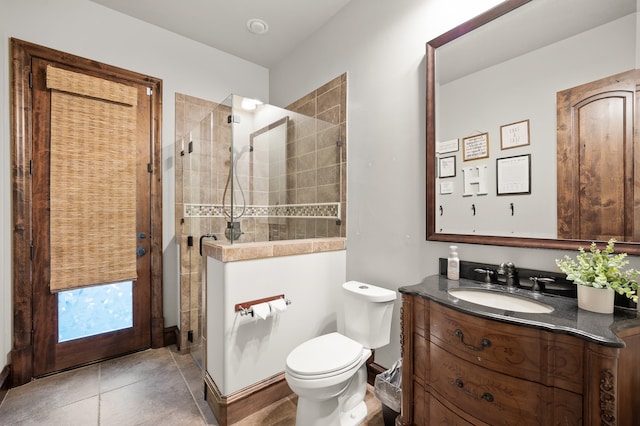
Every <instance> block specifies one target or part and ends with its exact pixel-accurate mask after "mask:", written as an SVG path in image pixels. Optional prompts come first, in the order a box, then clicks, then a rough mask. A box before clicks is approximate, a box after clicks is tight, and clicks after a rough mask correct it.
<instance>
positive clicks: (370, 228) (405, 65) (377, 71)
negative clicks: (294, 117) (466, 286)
mask: <svg viewBox="0 0 640 426" xmlns="http://www.w3.org/2000/svg"><path fill="white" fill-rule="evenodd" d="M496 3H498V1H497V0H483V1H477V0H398V1H393V2H391V1H386V0H352V1H351V2H350V3H349V4H348V5H347V6H346V7H345V9H343V10H342V11H341V12H340V13H339V14H338V15H337V16H336V17H334V19H333V20H332V21H331V22H330V23H329V24H327V25H326V26H325V27H323V28H322V29H320V30H319V31H318V32H317V33H316V34H314V35H313V36H312V37H310V38H309V39H308V40H306V41H305V43H304V44H303V45H302V46H301V47H299V48H298V49H296V50H295V51H294V52H292V53H291V54H290V55H289V56H288V57H287V58H286V59H285V60H283V61H282V62H281V63H279V64H278V65H277V66H276V67H274V68H272V69H271V72H270V92H271V93H270V95H271V98H270V99H271V103H272V104H274V105H287V104H288V103H289V102H291V101H293V100H295V99H297V97H298V96H300V94H304V93H308V92H309V91H310V90H313V89H314V88H315V87H318V86H319V85H320V84H322V83H324V82H326V81H329V80H330V79H331V78H334V77H335V76H337V75H339V74H341V73H342V72H345V71H346V72H347V73H348V76H347V81H348V83H347V86H348V91H349V93H348V98H347V101H348V116H347V121H348V129H347V132H348V134H347V149H348V160H347V163H348V166H347V175H348V177H347V184H348V188H347V194H348V203H347V217H348V223H349V224H348V227H347V247H348V249H347V279H348V280H359V281H363V282H369V283H371V284H374V285H380V286H384V287H387V288H392V289H395V288H398V287H400V286H404V285H411V284H414V283H417V282H419V281H421V280H422V278H423V277H424V276H425V275H430V274H434V273H437V271H438V267H437V259H438V258H439V257H446V255H447V253H448V244H447V243H437V242H426V241H425V235H426V229H425V228H426V226H425V215H426V212H425V173H426V172H425V156H426V150H425V132H426V130H425V128H426V126H425V116H426V90H425V84H426V83H425V81H426V77H425V75H426V71H425V62H424V56H425V44H426V42H427V41H429V40H431V39H433V38H434V37H436V36H438V35H440V34H441V33H443V32H445V31H446V30H448V29H450V28H452V27H454V26H456V25H458V24H460V23H462V22H464V21H466V20H467V19H469V18H471V17H473V16H475V15H477V14H478V13H480V12H482V11H483V10H484V9H487V8H489V7H491V6H492V5H494V4H496ZM459 246H460V247H459V250H458V251H459V253H460V257H461V259H462V260H470V261H477V262H487V263H500V262H504V261H507V260H508V261H512V262H514V263H515V264H516V266H522V267H524V266H526V267H529V268H534V269H543V270H555V262H554V260H555V259H556V258H557V257H558V256H560V255H562V254H565V252H558V251H552V250H534V249H518V248H509V247H493V246H483V245H467V244H462V245H459ZM634 261H635V263H637V259H634ZM636 267H637V266H636ZM399 306H400V303H399V302H398V304H397V305H396V307H397V309H396V310H395V312H394V315H395V323H394V326H393V330H392V332H393V333H394V335H393V336H392V339H391V342H392V343H391V344H390V345H388V346H387V347H385V348H382V349H379V350H378V351H376V360H377V361H378V362H379V363H380V364H382V365H384V366H387V367H388V366H391V364H392V363H393V362H394V361H395V360H396V359H397V358H398V357H399V356H400V340H399V322H398V318H399V311H400V309H399Z"/></svg>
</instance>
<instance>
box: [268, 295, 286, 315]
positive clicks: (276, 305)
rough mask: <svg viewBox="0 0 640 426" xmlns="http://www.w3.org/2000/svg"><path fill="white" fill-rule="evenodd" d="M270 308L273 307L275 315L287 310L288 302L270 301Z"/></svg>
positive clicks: (281, 300)
mask: <svg viewBox="0 0 640 426" xmlns="http://www.w3.org/2000/svg"><path fill="white" fill-rule="evenodd" d="M269 306H270V307H271V313H272V314H273V315H275V314H277V313H278V312H282V311H284V310H286V309H287V302H286V301H285V300H284V299H276V300H272V301H270V302H269Z"/></svg>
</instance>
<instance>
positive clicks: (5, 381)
mask: <svg viewBox="0 0 640 426" xmlns="http://www.w3.org/2000/svg"><path fill="white" fill-rule="evenodd" d="M10 387H11V365H5V367H4V368H3V369H2V371H0V404H1V403H2V401H3V400H4V396H5V395H6V394H7V392H8V391H9V388H10Z"/></svg>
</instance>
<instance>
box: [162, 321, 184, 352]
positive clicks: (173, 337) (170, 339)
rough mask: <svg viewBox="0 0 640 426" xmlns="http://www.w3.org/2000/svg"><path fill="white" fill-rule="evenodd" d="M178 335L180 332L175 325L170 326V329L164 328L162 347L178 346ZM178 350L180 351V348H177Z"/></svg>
mask: <svg viewBox="0 0 640 426" xmlns="http://www.w3.org/2000/svg"><path fill="white" fill-rule="evenodd" d="M179 334H180V330H179V329H178V326H177V325H172V326H171V327H165V328H164V333H163V337H164V346H170V345H178V344H179V342H180V339H178V335H179ZM178 350H180V348H178Z"/></svg>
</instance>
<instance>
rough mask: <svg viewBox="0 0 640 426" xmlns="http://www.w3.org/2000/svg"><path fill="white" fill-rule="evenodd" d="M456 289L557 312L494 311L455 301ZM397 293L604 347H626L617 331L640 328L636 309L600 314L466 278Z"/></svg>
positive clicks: (438, 279)
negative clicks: (506, 296)
mask: <svg viewBox="0 0 640 426" xmlns="http://www.w3.org/2000/svg"><path fill="white" fill-rule="evenodd" d="M454 288H461V289H477V290H491V291H496V292H501V293H509V294H513V295H516V296H519V297H523V298H527V299H532V300H536V301H538V302H541V303H544V304H546V305H549V306H551V307H553V309H554V310H553V312H550V313H543V314H537V313H536V314H533V313H524V312H514V311H505V310H503V309H495V308H491V307H487V306H483V305H478V304H475V303H471V302H466V301H464V300H461V299H458V298H456V297H455V296H453V295H451V294H449V293H448V290H449V289H454ZM398 291H399V292H400V293H403V294H409V295H417V296H420V297H424V298H426V299H429V300H431V301H434V302H436V303H439V304H441V305H444V306H447V307H449V308H452V309H455V310H458V311H460V312H464V313H467V314H471V315H474V316H477V317H482V318H488V319H493V320H497V321H502V322H506V323H510V324H516V325H523V326H527V327H534V328H540V329H544V330H547V331H551V332H556V333H565V334H570V335H574V336H576V337H580V338H582V339H585V340H588V341H591V342H594V343H598V344H601V345H605V346H613V347H624V341H623V340H622V339H620V338H619V337H618V336H617V335H616V330H621V329H624V328H628V327H638V326H640V315H638V310H636V309H630V308H621V307H616V308H615V311H614V313H613V314H598V313H595V312H589V311H585V310H582V309H578V301H577V300H576V299H573V298H570V297H563V296H556V295H550V294H541V293H537V292H532V291H530V290H526V289H522V288H518V289H513V290H510V289H508V288H507V287H506V286H504V285H501V284H486V283H482V282H478V281H473V280H469V279H465V278H461V279H460V280H459V281H452V280H449V279H447V278H446V277H445V276H442V275H433V276H429V277H426V278H425V279H424V280H423V281H422V282H421V283H420V284H416V285H412V286H406V287H400V288H399V289H398Z"/></svg>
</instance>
